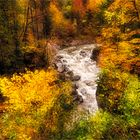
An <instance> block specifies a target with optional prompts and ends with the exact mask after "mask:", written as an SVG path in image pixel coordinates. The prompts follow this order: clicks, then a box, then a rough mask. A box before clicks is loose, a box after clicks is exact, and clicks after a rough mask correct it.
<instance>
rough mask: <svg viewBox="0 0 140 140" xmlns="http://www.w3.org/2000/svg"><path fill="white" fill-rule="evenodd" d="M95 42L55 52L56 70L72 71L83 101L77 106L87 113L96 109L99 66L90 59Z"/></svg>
mask: <svg viewBox="0 0 140 140" xmlns="http://www.w3.org/2000/svg"><path fill="white" fill-rule="evenodd" d="M95 47H96V45H95V44H87V45H81V46H73V47H69V48H66V49H63V50H60V51H59V52H58V54H57V57H59V58H60V59H59V62H57V66H58V71H59V72H63V68H62V67H65V69H67V71H72V72H73V74H74V76H75V78H76V79H75V80H74V81H73V82H74V83H75V84H76V85H77V89H76V90H77V92H78V94H79V95H80V96H81V97H82V99H83V102H82V103H80V104H79V107H80V108H82V109H85V110H86V111H88V112H89V113H95V112H96V111H97V110H98V104H97V100H96V90H97V84H96V80H97V79H98V76H97V75H98V73H99V68H98V66H97V65H96V62H95V61H93V60H92V59H91V55H92V50H93V49H94V48H95Z"/></svg>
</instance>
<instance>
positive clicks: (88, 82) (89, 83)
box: [84, 80, 95, 86]
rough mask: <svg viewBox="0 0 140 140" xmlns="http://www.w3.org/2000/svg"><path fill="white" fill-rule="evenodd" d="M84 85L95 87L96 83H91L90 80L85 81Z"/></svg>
mask: <svg viewBox="0 0 140 140" xmlns="http://www.w3.org/2000/svg"><path fill="white" fill-rule="evenodd" d="M84 83H85V84H86V85H88V86H94V85H95V82H93V81H90V80H86V81H84Z"/></svg>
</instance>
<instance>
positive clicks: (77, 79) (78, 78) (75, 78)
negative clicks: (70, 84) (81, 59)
mask: <svg viewBox="0 0 140 140" xmlns="http://www.w3.org/2000/svg"><path fill="white" fill-rule="evenodd" d="M80 79H81V76H79V75H75V76H73V77H72V81H79V80H80Z"/></svg>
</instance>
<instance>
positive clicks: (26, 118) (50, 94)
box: [0, 70, 71, 140]
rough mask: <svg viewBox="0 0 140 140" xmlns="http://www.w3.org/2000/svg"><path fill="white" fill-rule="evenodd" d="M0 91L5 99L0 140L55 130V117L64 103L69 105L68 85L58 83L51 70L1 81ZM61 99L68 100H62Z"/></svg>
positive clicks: (30, 136) (27, 72)
mask: <svg viewBox="0 0 140 140" xmlns="http://www.w3.org/2000/svg"><path fill="white" fill-rule="evenodd" d="M0 90H1V92H2V95H3V96H4V97H6V101H5V103H4V104H5V105H6V106H5V108H4V110H3V111H4V112H3V114H2V116H1V118H0V124H1V130H0V133H1V136H0V138H1V139H5V138H9V139H17V140H18V139H26V140H27V139H28V140H29V139H31V138H34V139H35V138H37V137H38V138H39V137H41V135H43V132H40V129H41V127H42V126H43V127H44V129H43V131H45V129H49V132H55V131H58V130H57V129H58V128H57V123H58V121H59V120H57V119H58V118H57V117H58V116H59V114H60V113H61V114H62V112H61V111H62V110H63V106H64V105H65V104H67V105H70V104H71V97H70V95H69V93H70V92H71V86H70V83H69V82H65V83H63V82H61V81H59V79H58V78H57V73H56V71H54V70H48V71H44V70H41V71H38V70H36V71H35V72H31V71H26V73H25V74H22V73H20V74H14V75H13V76H12V77H11V78H6V77H4V78H1V79H0ZM62 96H63V97H65V98H68V97H69V99H67V100H64V99H62ZM59 99H61V100H59ZM56 104H57V105H56ZM61 104H63V106H62V105H61ZM52 108H53V110H52ZM51 110H52V111H53V112H52V111H51ZM63 111H64V110H63ZM47 114H49V116H48V117H49V119H48V117H47V116H46V115H47ZM61 119H63V118H61ZM49 132H48V133H47V132H46V133H45V135H46V136H47V135H49Z"/></svg>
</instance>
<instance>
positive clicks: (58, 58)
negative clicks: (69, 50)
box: [55, 55, 64, 60]
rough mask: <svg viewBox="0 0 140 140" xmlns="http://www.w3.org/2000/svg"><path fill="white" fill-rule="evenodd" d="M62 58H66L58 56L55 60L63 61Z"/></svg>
mask: <svg viewBox="0 0 140 140" xmlns="http://www.w3.org/2000/svg"><path fill="white" fill-rule="evenodd" d="M62 58H64V57H63V56H61V55H58V56H56V58H55V59H57V60H60V59H62Z"/></svg>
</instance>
